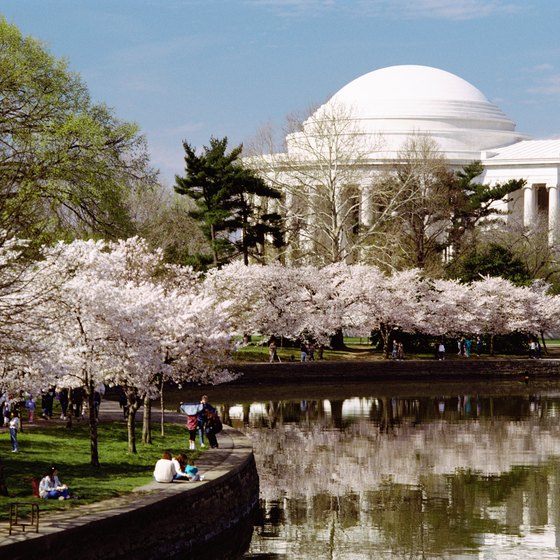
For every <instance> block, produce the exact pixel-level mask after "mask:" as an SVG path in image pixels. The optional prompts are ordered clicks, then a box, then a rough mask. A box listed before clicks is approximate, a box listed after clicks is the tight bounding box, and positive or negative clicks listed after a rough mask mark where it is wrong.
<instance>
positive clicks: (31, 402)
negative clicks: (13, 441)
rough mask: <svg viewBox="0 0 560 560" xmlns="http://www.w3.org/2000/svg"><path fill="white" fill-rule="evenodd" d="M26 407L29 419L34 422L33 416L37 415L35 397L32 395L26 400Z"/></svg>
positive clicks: (31, 422)
mask: <svg viewBox="0 0 560 560" xmlns="http://www.w3.org/2000/svg"><path fill="white" fill-rule="evenodd" d="M25 408H27V421H28V422H29V423H30V424H33V417H34V415H35V399H34V398H33V396H32V395H29V398H28V399H27V400H26V401H25Z"/></svg>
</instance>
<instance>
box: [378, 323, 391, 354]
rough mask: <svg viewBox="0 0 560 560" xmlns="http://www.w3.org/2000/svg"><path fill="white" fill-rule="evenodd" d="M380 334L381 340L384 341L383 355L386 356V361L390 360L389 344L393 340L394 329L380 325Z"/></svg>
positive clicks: (383, 324)
mask: <svg viewBox="0 0 560 560" xmlns="http://www.w3.org/2000/svg"><path fill="white" fill-rule="evenodd" d="M379 332H380V333H381V338H382V340H383V355H384V356H385V359H389V342H390V339H391V332H392V329H390V328H389V327H388V326H387V325H386V324H385V323H380V324H379Z"/></svg>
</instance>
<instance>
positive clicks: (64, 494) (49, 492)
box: [39, 465, 70, 500]
mask: <svg viewBox="0 0 560 560" xmlns="http://www.w3.org/2000/svg"><path fill="white" fill-rule="evenodd" d="M39 496H40V497H41V498H43V499H45V500H57V499H58V500H67V499H68V498H70V490H69V489H68V486H66V484H62V483H61V482H60V479H59V478H58V467H56V466H55V465H53V466H52V467H51V468H50V469H49V470H48V471H47V473H46V474H45V476H44V477H43V478H42V479H41V482H40V483H39Z"/></svg>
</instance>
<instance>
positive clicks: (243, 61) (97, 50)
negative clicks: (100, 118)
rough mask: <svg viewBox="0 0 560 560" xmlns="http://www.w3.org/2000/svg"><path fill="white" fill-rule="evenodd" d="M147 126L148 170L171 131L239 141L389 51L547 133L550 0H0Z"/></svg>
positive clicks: (11, 17)
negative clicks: (470, 88) (452, 78)
mask: <svg viewBox="0 0 560 560" xmlns="http://www.w3.org/2000/svg"><path fill="white" fill-rule="evenodd" d="M0 13H1V14H2V15H4V16H5V17H6V19H7V20H8V21H9V22H11V23H14V24H16V25H17V26H18V27H19V28H20V29H21V31H22V32H23V33H24V34H25V35H33V36H34V37H37V38H39V39H41V40H42V41H43V42H44V43H45V45H46V46H47V48H48V49H49V50H50V52H51V53H53V54H54V55H56V56H57V57H64V58H66V59H67V60H68V61H69V64H70V67H71V69H72V70H75V71H77V72H79V73H80V74H81V76H82V77H83V79H84V80H85V82H86V83H87V84H88V87H89V89H90V92H91V94H92V96H93V98H94V99H95V100H96V101H103V102H105V103H107V104H108V105H110V106H111V107H113V108H114V109H115V112H116V114H117V115H118V116H119V117H120V118H122V119H125V120H128V121H134V122H136V123H138V125H139V126H140V127H141V129H142V132H143V133H144V134H145V135H146V136H147V139H148V143H149V146H150V151H151V154H152V162H153V164H154V166H156V167H158V168H159V169H160V170H161V177H162V180H163V181H164V182H165V183H167V184H173V182H174V175H175V174H176V173H178V174H182V172H183V169H184V166H183V148H182V145H181V142H182V140H187V141H189V142H190V143H192V144H194V145H195V146H197V147H201V146H202V145H204V144H207V143H208V140H209V138H210V137H211V136H215V137H223V136H228V138H229V139H230V142H231V145H232V146H233V145H236V144H238V143H241V142H248V141H250V139H251V138H252V137H253V136H254V135H255V133H256V131H257V130H258V129H259V128H260V127H261V126H262V125H264V124H266V123H267V122H270V123H272V125H273V126H274V127H275V128H276V129H277V130H281V128H282V126H283V124H284V120H285V117H286V115H288V114H290V113H301V112H304V111H305V110H306V109H307V108H309V107H310V106H312V105H316V104H319V103H322V102H324V101H325V100H326V99H327V98H328V97H330V96H331V95H333V94H334V93H336V91H338V90H339V89H340V88H341V87H343V86H344V85H345V84H347V83H348V82H350V81H351V80H353V79H355V78H357V77H359V76H361V75H362V74H365V73H367V72H370V71H372V70H376V69H378V68H382V67H385V66H391V65H394V64H423V65H427V66H434V67H437V68H442V69H444V70H447V71H449V72H452V73H454V74H457V75H458V76H460V77H462V78H464V79H465V80H467V81H469V82H471V83H472V84H473V85H475V86H476V87H478V88H479V89H480V90H481V91H482V92H483V93H484V94H485V95H486V96H487V97H488V99H490V100H491V101H492V102H494V103H496V104H497V105H498V106H500V108H501V109H502V110H503V111H504V112H505V113H506V114H507V115H508V117H510V118H511V119H512V120H514V121H515V122H516V123H517V129H518V130H519V131H521V132H525V133H527V134H530V135H531V136H534V137H539V138H550V137H560V34H559V27H558V24H559V22H560V0H0Z"/></svg>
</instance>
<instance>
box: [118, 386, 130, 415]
mask: <svg viewBox="0 0 560 560" xmlns="http://www.w3.org/2000/svg"><path fill="white" fill-rule="evenodd" d="M119 407H120V408H121V409H122V413H123V420H126V417H127V416H128V399H127V398H126V394H125V392H124V389H123V388H122V387H120V388H119Z"/></svg>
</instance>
